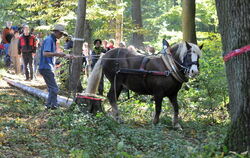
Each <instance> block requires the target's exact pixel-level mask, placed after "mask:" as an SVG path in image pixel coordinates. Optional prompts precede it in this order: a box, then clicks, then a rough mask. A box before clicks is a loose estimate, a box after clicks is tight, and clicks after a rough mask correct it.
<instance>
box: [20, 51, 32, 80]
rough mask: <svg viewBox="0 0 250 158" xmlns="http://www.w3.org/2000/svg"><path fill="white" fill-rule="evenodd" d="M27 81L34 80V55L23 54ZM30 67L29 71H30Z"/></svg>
mask: <svg viewBox="0 0 250 158" xmlns="http://www.w3.org/2000/svg"><path fill="white" fill-rule="evenodd" d="M22 54H23V63H24V70H25V76H26V79H27V80H28V79H33V57H32V53H25V52H24V53H22ZM28 65H29V69H28Z"/></svg>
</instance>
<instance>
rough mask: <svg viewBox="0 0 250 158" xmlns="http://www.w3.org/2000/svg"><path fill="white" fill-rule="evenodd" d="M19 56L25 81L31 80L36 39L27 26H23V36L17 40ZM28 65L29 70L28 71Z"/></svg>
mask: <svg viewBox="0 0 250 158" xmlns="http://www.w3.org/2000/svg"><path fill="white" fill-rule="evenodd" d="M18 50H19V54H22V57H23V62H24V69H25V76H26V81H28V80H32V79H33V65H32V63H33V56H34V55H35V52H36V37H35V36H34V35H32V34H30V30H29V26H28V25H24V26H23V35H22V36H21V37H20V38H19V43H18ZM28 65H29V69H28Z"/></svg>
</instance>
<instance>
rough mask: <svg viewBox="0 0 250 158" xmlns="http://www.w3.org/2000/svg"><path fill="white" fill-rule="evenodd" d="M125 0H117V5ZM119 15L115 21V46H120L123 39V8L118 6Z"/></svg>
mask: <svg viewBox="0 0 250 158" xmlns="http://www.w3.org/2000/svg"><path fill="white" fill-rule="evenodd" d="M121 3H123V0H116V5H117V6H119V5H120V4H121ZM117 12H118V13H117V16H116V23H115V26H116V27H115V28H116V29H115V46H118V45H119V43H120V42H121V41H122V39H123V8H121V7H118V8H117Z"/></svg>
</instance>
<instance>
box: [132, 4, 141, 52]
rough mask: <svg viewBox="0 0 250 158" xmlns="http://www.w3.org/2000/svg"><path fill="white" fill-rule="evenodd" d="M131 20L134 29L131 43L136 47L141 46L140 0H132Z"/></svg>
mask: <svg viewBox="0 0 250 158" xmlns="http://www.w3.org/2000/svg"><path fill="white" fill-rule="evenodd" d="M132 20H133V24H134V26H135V30H134V33H133V37H132V45H134V46H135V47H136V48H140V49H142V48H143V40H144V37H143V34H142V33H141V29H142V28H143V26H142V16H141V0H132Z"/></svg>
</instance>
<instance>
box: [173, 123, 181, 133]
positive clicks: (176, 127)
mask: <svg viewBox="0 0 250 158" xmlns="http://www.w3.org/2000/svg"><path fill="white" fill-rule="evenodd" d="M174 129H176V130H179V131H182V130H183V129H182V127H181V125H180V124H179V123H177V124H175V125H174Z"/></svg>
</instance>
